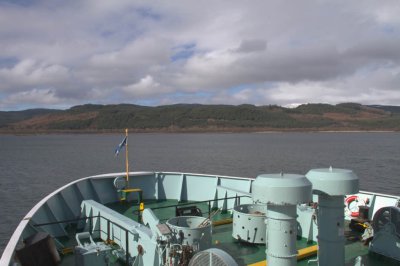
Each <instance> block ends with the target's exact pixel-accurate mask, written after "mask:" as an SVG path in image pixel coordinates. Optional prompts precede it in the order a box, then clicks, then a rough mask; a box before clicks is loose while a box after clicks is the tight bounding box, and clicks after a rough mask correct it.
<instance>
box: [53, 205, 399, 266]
mask: <svg viewBox="0 0 400 266" xmlns="http://www.w3.org/2000/svg"><path fill="white" fill-rule="evenodd" d="M144 203H145V208H151V209H152V210H153V212H154V213H155V215H156V216H157V217H158V218H159V219H160V221H161V222H166V220H168V219H169V218H171V217H174V216H175V207H168V208H161V209H154V208H159V207H165V206H172V205H173V206H174V205H178V206H179V205H183V204H190V205H195V206H196V207H198V208H199V209H200V210H201V211H202V213H203V216H204V217H207V216H208V212H209V207H208V204H207V203H199V202H178V201H177V200H146V201H144ZM106 206H107V207H109V208H111V209H113V210H115V211H117V212H119V213H121V214H123V215H125V216H127V217H129V218H131V219H134V220H135V221H138V215H137V213H138V209H139V206H138V204H137V202H136V201H131V202H122V203H121V202H115V203H111V204H106ZM231 217H232V215H231V214H230V213H229V212H228V213H219V214H217V215H215V216H214V217H213V219H212V220H213V221H218V220H223V219H227V218H231ZM70 233H71V234H70V238H69V239H68V238H64V239H59V240H61V242H62V243H63V244H65V245H66V246H70V247H72V246H74V245H76V241H75V236H74V234H75V230H74V228H71V232H70ZM352 236H353V239H357V237H358V235H357V234H354V233H352ZM315 244H316V243H315V242H312V243H307V241H306V239H298V240H297V242H296V245H297V249H302V248H305V247H308V246H312V245H315ZM212 246H213V247H215V248H219V249H222V250H225V251H226V252H228V253H229V254H230V255H231V256H232V257H233V258H234V259H235V260H236V261H237V262H238V264H239V265H248V264H252V263H256V262H259V261H263V260H265V258H266V254H265V245H255V244H249V243H246V242H242V241H237V240H235V239H234V238H233V237H232V224H231V223H230V224H224V225H219V226H214V227H213V237H212ZM332 255H334V254H332ZM357 256H362V257H363V263H364V264H365V265H389V266H392V265H399V263H398V262H396V261H394V260H391V259H389V258H385V257H383V256H381V255H377V254H369V253H368V247H367V246H365V245H364V244H363V243H361V242H360V241H356V240H353V241H350V240H348V241H347V243H346V249H345V259H346V265H354V259H355V258H356V257H357ZM315 258H316V256H314V257H310V258H306V259H303V260H301V261H298V264H297V265H299V266H306V265H307V262H308V260H310V259H315ZM61 265H74V256H73V255H72V254H69V255H65V256H63V257H62V264H61ZM117 265H124V264H117ZM311 265H316V264H311Z"/></svg>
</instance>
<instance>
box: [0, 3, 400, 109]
mask: <svg viewBox="0 0 400 266" xmlns="http://www.w3.org/2000/svg"><path fill="white" fill-rule="evenodd" d="M399 14H400V1H398V0H393V1H390V0H388V1H386V0H382V1H368V0H365V1H355V0H354V1H348V0H343V1H342V0H335V1H326V0H318V1H317V0H314V1H312V0H310V1H285V0H279V1H278V0H277V1H269V0H267V1H265V0H262V1H261V0H260V1H257V0H254V1H224V0H221V1H207V0H204V1H156V0H155V1H132V0H115V1H110V0H36V1H30V0H0V110H23V109H28V108H57V109H65V108H69V107H71V106H75V105H80V104H86V103H93V104H118V103H132V104H140V105H148V106H158V105H167V104H176V103H200V104H233V105H238V104H254V105H272V104H276V105H281V106H287V107H290V106H297V105H299V104H305V103H329V104H337V103H343V102H357V103H362V104H385V105H400V15H399Z"/></svg>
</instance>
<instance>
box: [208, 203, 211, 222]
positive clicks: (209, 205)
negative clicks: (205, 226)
mask: <svg viewBox="0 0 400 266" xmlns="http://www.w3.org/2000/svg"><path fill="white" fill-rule="evenodd" d="M210 215H211V200H209V201H208V219H210Z"/></svg>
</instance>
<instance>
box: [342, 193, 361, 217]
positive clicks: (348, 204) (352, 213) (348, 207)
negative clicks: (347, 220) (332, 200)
mask: <svg viewBox="0 0 400 266" xmlns="http://www.w3.org/2000/svg"><path fill="white" fill-rule="evenodd" d="M344 201H345V203H346V211H348V212H349V213H350V216H351V217H358V215H359V214H360V212H359V208H358V206H359V204H358V202H359V201H360V198H359V197H358V196H356V195H352V196H349V197H347V198H346V199H345V200H344ZM354 201H355V203H356V204H354V203H353V202H354ZM362 201H363V202H364V205H365V204H366V202H365V200H362ZM355 207H356V208H357V209H355Z"/></svg>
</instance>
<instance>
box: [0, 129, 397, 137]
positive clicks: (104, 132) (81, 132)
mask: <svg viewBox="0 0 400 266" xmlns="http://www.w3.org/2000/svg"><path fill="white" fill-rule="evenodd" d="M396 132H400V130H382V129H376V130H374V129H372V130H371V129H368V130H362V129H354V130H351V129H337V130H332V129H329V130H328V129H326V130H325V129H284V130H282V129H266V130H261V129H258V130H256V129H218V130H215V129H213V130H207V129H202V130H199V129H183V130H150V129H147V130H137V129H129V133H131V134H135V133H138V134H180V133H182V134H203V133H204V134H211V133H215V134H218V133H221V134H229V133H231V134H238V133H254V134H272V133H396ZM122 133H124V129H118V130H38V131H18V130H15V131H13V130H4V131H1V130H0V135H15V136H29V135H84V134H87V135H91V134H93V135H111V134H122Z"/></svg>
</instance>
